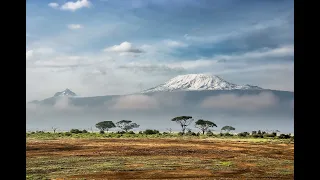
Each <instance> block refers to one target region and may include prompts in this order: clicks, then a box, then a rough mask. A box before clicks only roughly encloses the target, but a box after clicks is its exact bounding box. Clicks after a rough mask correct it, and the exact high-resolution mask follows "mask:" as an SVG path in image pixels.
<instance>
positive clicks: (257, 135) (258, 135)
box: [252, 133, 263, 138]
mask: <svg viewBox="0 0 320 180" xmlns="http://www.w3.org/2000/svg"><path fill="white" fill-rule="evenodd" d="M252 137H254V138H263V135H262V134H261V133H260V134H254V135H252Z"/></svg>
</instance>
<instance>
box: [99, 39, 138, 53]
mask: <svg viewBox="0 0 320 180" xmlns="http://www.w3.org/2000/svg"><path fill="white" fill-rule="evenodd" d="M104 51H106V52H118V53H142V51H141V50H140V49H138V48H135V47H133V46H132V44H131V43H129V42H127V41H125V42H123V43H121V44H120V45H114V46H111V47H108V48H105V49H104ZM122 55H123V54H122Z"/></svg>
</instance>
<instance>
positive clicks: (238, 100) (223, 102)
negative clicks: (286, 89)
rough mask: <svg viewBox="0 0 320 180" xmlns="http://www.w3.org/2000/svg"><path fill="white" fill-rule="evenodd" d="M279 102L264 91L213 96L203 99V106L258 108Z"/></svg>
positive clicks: (214, 107) (215, 107)
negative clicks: (254, 93) (253, 93)
mask: <svg viewBox="0 0 320 180" xmlns="http://www.w3.org/2000/svg"><path fill="white" fill-rule="evenodd" d="M278 102H279V100H278V99H277V97H276V96H275V95H273V94H272V93H268V92H262V93H260V94H258V95H242V96H239V95H235V94H224V95H218V96H211V97H208V98H206V99H205V100H203V102H202V103H201V106H202V107H204V108H212V109H240V110H257V109H261V108H268V107H272V106H274V105H276V104H277V103H278Z"/></svg>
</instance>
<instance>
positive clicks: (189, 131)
mask: <svg viewBox="0 0 320 180" xmlns="http://www.w3.org/2000/svg"><path fill="white" fill-rule="evenodd" d="M186 135H187V136H196V135H197V134H196V133H194V132H192V131H191V129H188V132H187V133H186Z"/></svg>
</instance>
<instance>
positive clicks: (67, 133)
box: [64, 132, 72, 136]
mask: <svg viewBox="0 0 320 180" xmlns="http://www.w3.org/2000/svg"><path fill="white" fill-rule="evenodd" d="M64 135H66V136H72V133H71V132H66V133H64Z"/></svg>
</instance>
